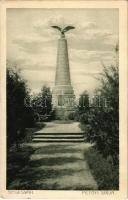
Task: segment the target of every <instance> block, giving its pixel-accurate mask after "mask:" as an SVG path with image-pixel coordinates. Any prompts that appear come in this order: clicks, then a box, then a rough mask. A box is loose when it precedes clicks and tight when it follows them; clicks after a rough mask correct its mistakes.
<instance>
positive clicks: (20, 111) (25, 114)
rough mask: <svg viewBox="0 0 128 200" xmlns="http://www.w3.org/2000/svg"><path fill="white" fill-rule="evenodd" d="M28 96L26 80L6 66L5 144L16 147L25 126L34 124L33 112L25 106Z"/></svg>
mask: <svg viewBox="0 0 128 200" xmlns="http://www.w3.org/2000/svg"><path fill="white" fill-rule="evenodd" d="M28 96H29V91H28V88H27V85H26V82H25V81H24V80H23V79H22V77H21V75H20V72H19V71H18V70H16V69H11V68H7V145H8V149H9V148H10V146H11V145H12V144H14V143H15V144H16V145H17V147H18V143H19V141H20V140H21V139H22V138H24V137H25V127H29V126H33V125H34V118H33V112H32V110H31V108H27V107H26V106H25V104H24V99H25V98H26V97H28Z"/></svg>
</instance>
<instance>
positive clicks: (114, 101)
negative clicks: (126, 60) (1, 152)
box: [5, 6, 126, 195]
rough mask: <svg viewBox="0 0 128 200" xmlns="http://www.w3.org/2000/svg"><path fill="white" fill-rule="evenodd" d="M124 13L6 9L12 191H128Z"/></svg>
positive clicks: (115, 9) (94, 9) (9, 179)
mask: <svg viewBox="0 0 128 200" xmlns="http://www.w3.org/2000/svg"><path fill="white" fill-rule="evenodd" d="M119 16H120V14H119V8H118V7H112V8H111V7H109V8H105V7H103V8H100V7H99V8H97V7H95V6H94V7H88V8H86V7H83V8H82V7H75V8H73V7H71V6H70V7H66V6H65V7H62V6H58V7H47V6H45V7H40V8H39V7H36V6H35V7H34V6H33V7H29V6H26V7H25V6H24V7H22V6H21V7H16V6H14V7H13V6H10V7H7V8H6V20H5V21H6V24H5V28H6V35H5V37H6V52H5V54H6V55H5V56H6V69H5V71H6V83H5V85H6V101H5V102H6V190H7V191H8V192H10V194H12V193H11V191H12V192H13V191H30V192H31V191H36V190H38V191H63V192H64V191H83V194H84V192H85V193H86V191H88V192H89V191H92V193H90V194H93V191H94V192H95V191H97V194H98V191H99V192H104V191H106V192H109V191H111V192H112V193H110V194H113V195H114V194H115V193H114V192H119V191H120V189H121V187H122V186H121V183H122V182H123V183H124V186H125V179H122V178H121V177H122V175H121V174H122V169H121V167H122V166H123V165H122V164H121V162H122V160H121V156H120V155H122V146H121V144H125V143H123V142H122V143H121V141H122V140H123V139H124V138H123V137H122V125H121V122H120V120H121V119H122V118H121V117H120V116H122V115H121V111H120V109H121V107H120V105H122V106H123V104H122V103H120V101H121V102H123V101H122V99H121V98H123V96H122V97H120V92H121V91H122V88H121V87H122V86H123V84H122V85H121V81H123V79H122V78H120V77H121V75H120V74H121V62H122V61H121V60H120V52H122V45H121V42H120V34H121V32H120V28H119V27H120V20H121V18H119ZM125 55H126V54H125ZM122 71H123V70H122ZM125 72H126V71H125ZM123 73H124V71H123ZM125 75H126V73H125ZM124 80H125V78H124ZM124 116H125V114H124ZM125 136H126V135H125ZM121 138H122V139H121ZM125 141H126V140H125ZM125 155H126V154H125V153H124V156H125ZM125 166H126V165H125ZM124 169H125V168H124ZM95 194H96V193H95ZM106 194H109V193H106Z"/></svg>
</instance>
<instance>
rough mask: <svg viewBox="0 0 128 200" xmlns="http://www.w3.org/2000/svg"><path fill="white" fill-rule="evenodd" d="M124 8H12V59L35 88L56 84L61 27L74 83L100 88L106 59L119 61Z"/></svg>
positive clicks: (77, 87)
mask: <svg viewBox="0 0 128 200" xmlns="http://www.w3.org/2000/svg"><path fill="white" fill-rule="evenodd" d="M118 22H119V20H118V9H77V8H75V9H39V8H35V9H33V8H24V9H23V8H22V9H21V8H17V9H14V8H9V9H7V60H8V61H9V63H13V65H12V66H15V65H16V66H17V68H18V69H20V70H21V75H22V77H23V78H24V79H25V80H27V84H28V87H29V88H30V89H31V92H34V93H36V92H39V91H40V89H41V87H42V86H43V85H47V86H49V87H51V88H52V87H53V86H54V82H55V72H56V58H57V43H58V39H59V37H60V35H59V32H58V31H57V30H54V29H53V28H51V26H52V25H58V26H62V27H64V26H66V25H73V26H75V29H73V30H71V31H69V32H67V33H66V38H67V41H68V52H69V64H70V74H71V82H72V86H73V88H74V91H75V93H76V94H78V95H79V94H81V93H82V92H83V91H84V90H87V91H88V92H92V91H94V89H95V88H97V87H98V85H99V82H98V80H97V77H99V76H100V74H101V73H102V70H103V63H104V64H105V65H106V66H107V67H109V66H110V64H112V63H113V60H114V57H115V52H114V47H115V45H116V44H117V42H118V34H119V32H118V26H119V25H118Z"/></svg>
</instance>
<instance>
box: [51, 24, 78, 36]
mask: <svg viewBox="0 0 128 200" xmlns="http://www.w3.org/2000/svg"><path fill="white" fill-rule="evenodd" d="M51 27H52V28H55V29H57V30H58V31H60V33H61V36H62V37H64V36H65V34H64V33H65V32H67V31H69V30H71V29H74V28H75V27H74V26H66V27H65V28H61V27H59V26H51Z"/></svg>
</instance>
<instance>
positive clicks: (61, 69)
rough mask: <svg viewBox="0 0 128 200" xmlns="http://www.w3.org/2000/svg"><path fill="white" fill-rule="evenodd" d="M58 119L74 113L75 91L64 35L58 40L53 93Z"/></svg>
mask: <svg viewBox="0 0 128 200" xmlns="http://www.w3.org/2000/svg"><path fill="white" fill-rule="evenodd" d="M52 98H53V108H54V110H55V116H56V118H57V119H65V118H67V117H68V115H69V113H71V112H72V111H74V98H75V96H74V91H73V88H72V85H71V79H70V68H69V57H68V45H67V39H66V38H65V35H64V33H61V37H60V39H59V40H58V50H57V64H56V76H55V86H54V88H53V93H52Z"/></svg>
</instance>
